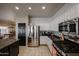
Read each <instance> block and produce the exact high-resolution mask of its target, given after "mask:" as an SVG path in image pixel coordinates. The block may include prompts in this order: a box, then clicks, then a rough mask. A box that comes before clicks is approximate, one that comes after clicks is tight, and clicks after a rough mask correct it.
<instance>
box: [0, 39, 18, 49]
mask: <svg viewBox="0 0 79 59" xmlns="http://www.w3.org/2000/svg"><path fill="white" fill-rule="evenodd" d="M17 41H18V40H16V39H15V38H7V39H1V40H0V50H1V49H3V48H5V47H7V46H9V45H11V44H13V43H15V42H17Z"/></svg>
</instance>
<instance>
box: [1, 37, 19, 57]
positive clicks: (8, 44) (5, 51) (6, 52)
mask: <svg viewBox="0 0 79 59" xmlns="http://www.w3.org/2000/svg"><path fill="white" fill-rule="evenodd" d="M18 53H19V42H18V40H16V39H15V38H7V39H1V40H0V56H16V55H18Z"/></svg>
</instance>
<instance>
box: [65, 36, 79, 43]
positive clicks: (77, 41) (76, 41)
mask: <svg viewBox="0 0 79 59" xmlns="http://www.w3.org/2000/svg"><path fill="white" fill-rule="evenodd" d="M65 39H67V40H69V41H72V42H75V43H78V44H79V40H74V39H71V38H69V37H68V36H65Z"/></svg>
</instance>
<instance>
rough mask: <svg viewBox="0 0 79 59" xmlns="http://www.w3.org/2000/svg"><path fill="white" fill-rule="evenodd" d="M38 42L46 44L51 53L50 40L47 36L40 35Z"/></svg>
mask: <svg viewBox="0 0 79 59" xmlns="http://www.w3.org/2000/svg"><path fill="white" fill-rule="evenodd" d="M40 44H42V45H43V44H44V45H47V46H48V48H49V50H50V52H51V53H52V40H51V39H50V38H48V37H47V36H40Z"/></svg>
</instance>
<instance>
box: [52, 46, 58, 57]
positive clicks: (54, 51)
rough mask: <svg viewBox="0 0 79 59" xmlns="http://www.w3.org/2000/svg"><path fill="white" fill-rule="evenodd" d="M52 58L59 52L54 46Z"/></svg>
mask: <svg viewBox="0 0 79 59" xmlns="http://www.w3.org/2000/svg"><path fill="white" fill-rule="evenodd" d="M52 56H57V51H56V49H55V48H54V47H53V46H52Z"/></svg>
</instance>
